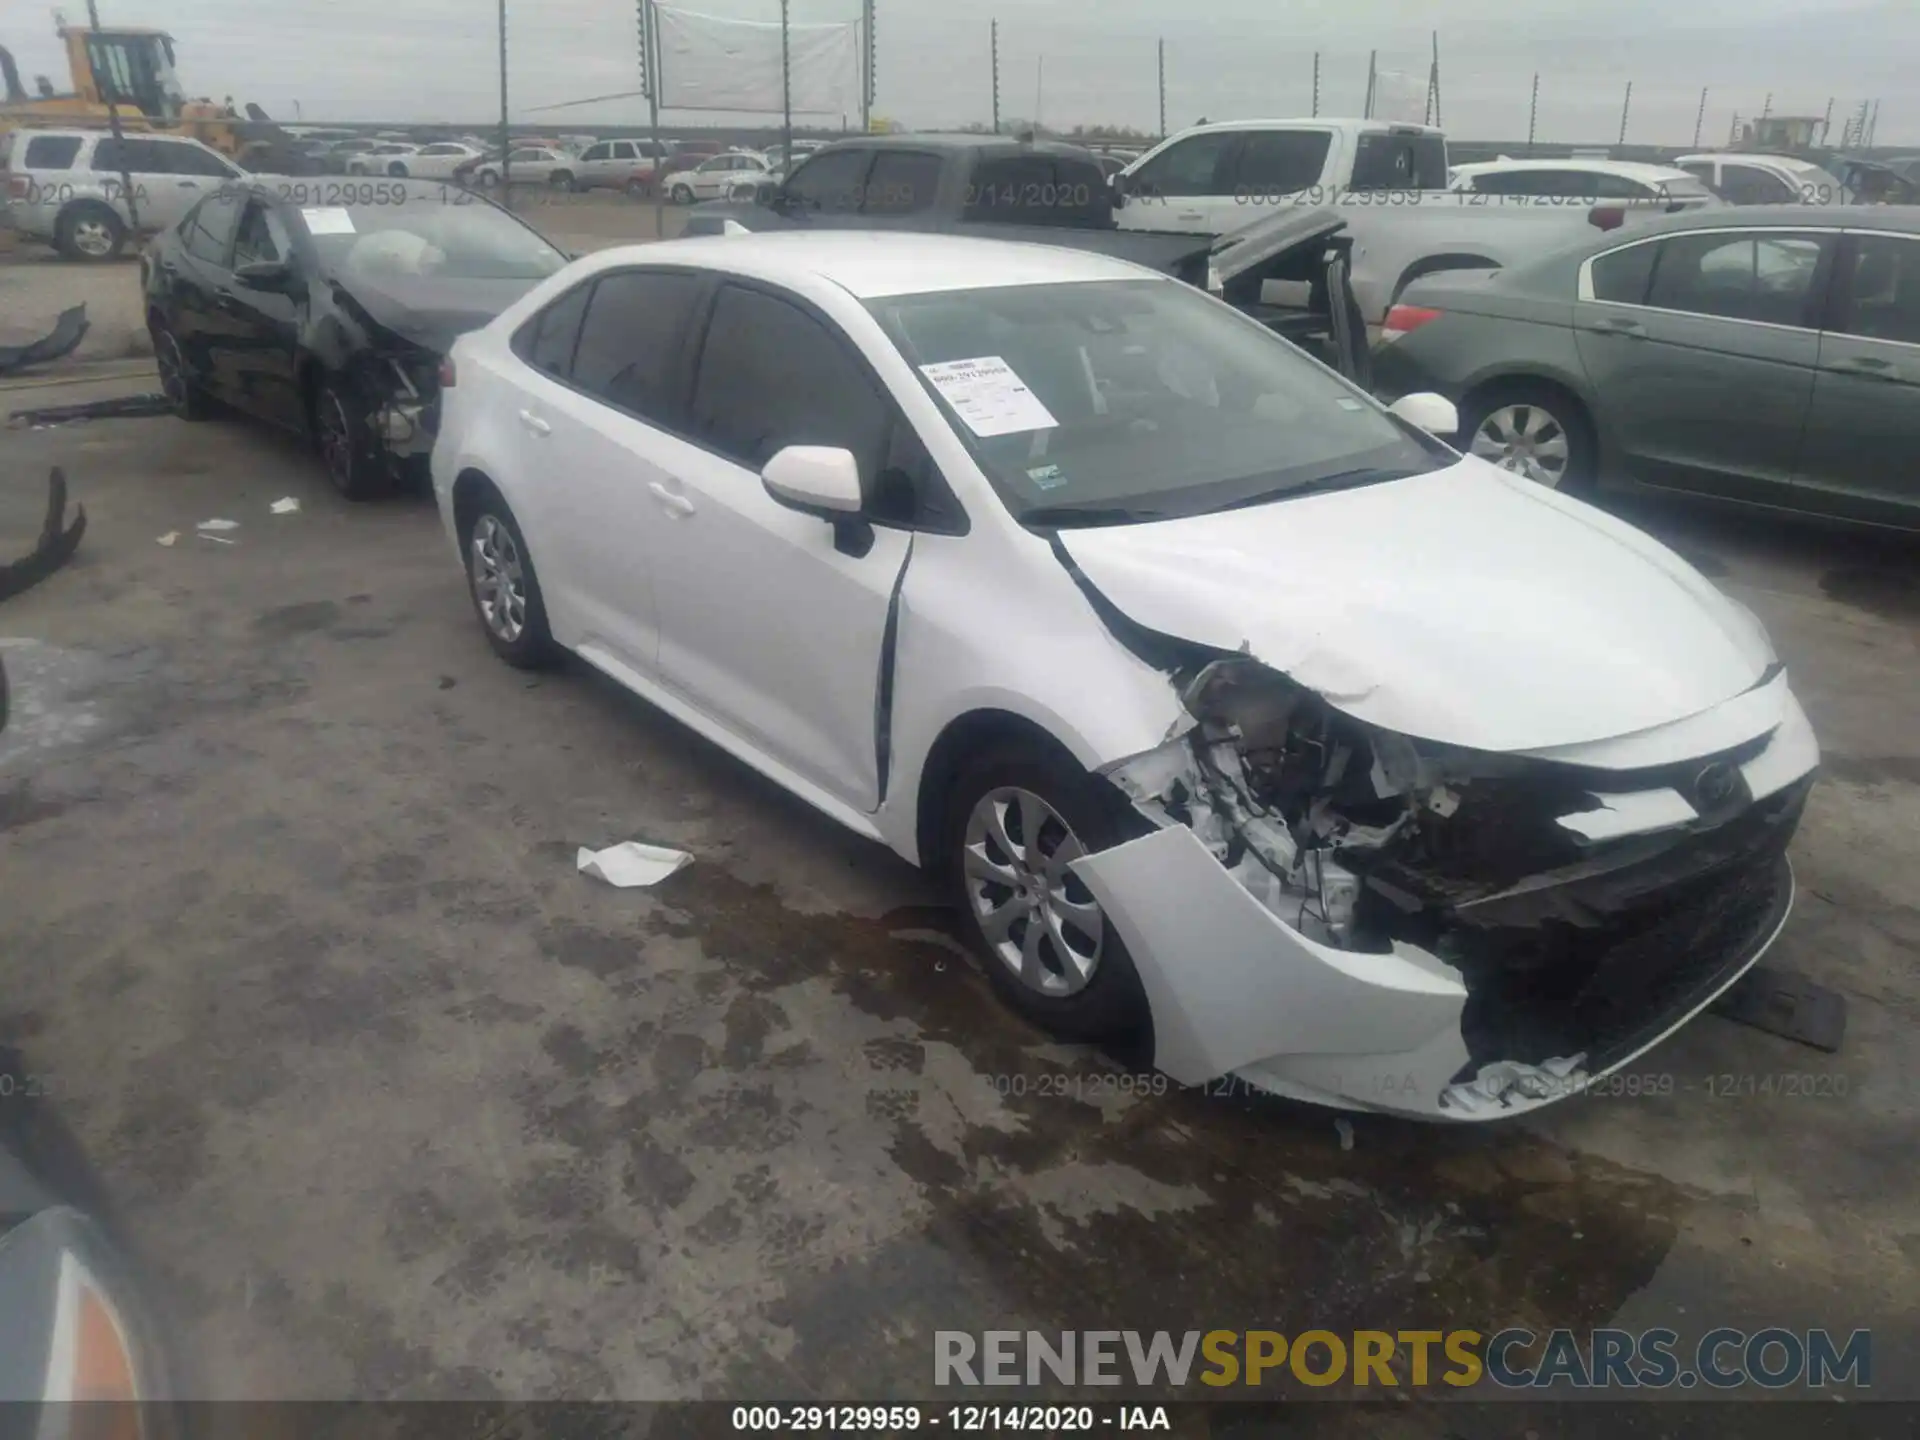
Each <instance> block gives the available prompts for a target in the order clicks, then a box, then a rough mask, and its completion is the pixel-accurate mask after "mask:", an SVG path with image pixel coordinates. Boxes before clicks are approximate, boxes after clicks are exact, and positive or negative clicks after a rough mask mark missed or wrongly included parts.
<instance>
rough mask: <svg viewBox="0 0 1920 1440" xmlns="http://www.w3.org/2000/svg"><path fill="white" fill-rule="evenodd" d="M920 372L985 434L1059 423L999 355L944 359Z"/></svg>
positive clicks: (970, 424) (977, 431)
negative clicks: (970, 358)
mask: <svg viewBox="0 0 1920 1440" xmlns="http://www.w3.org/2000/svg"><path fill="white" fill-rule="evenodd" d="M920 373H921V374H922V375H924V376H926V377H927V381H928V383H929V384H931V385H932V386H933V388H934V389H936V390H938V391H939V392H940V395H941V398H942V399H944V400H945V401H946V402H947V403H948V404H949V405H951V406H952V407H953V410H954V413H955V414H956V415H958V416H959V417H960V418H961V419H962V420H964V421H965V422H966V424H967V428H968V429H969V430H971V431H973V433H974V434H976V435H979V436H981V437H983V438H984V437H987V436H992V435H1015V434H1019V433H1020V432H1022V431H1026V430H1051V429H1053V428H1054V426H1056V425H1058V424H1059V423H1060V422H1059V421H1058V420H1055V419H1054V418H1053V413H1052V412H1051V411H1050V410H1048V409H1047V407H1046V406H1045V405H1043V404H1041V403H1040V397H1039V396H1038V395H1035V394H1034V393H1033V391H1031V390H1029V389H1028V388H1027V382H1026V381H1024V380H1022V379H1021V378H1020V377H1019V376H1018V375H1017V374H1015V373H1014V369H1013V367H1012V366H1011V365H1009V364H1007V362H1006V361H1005V360H1003V359H1001V358H1000V357H999V356H998V355H983V356H981V357H980V358H979V359H977V360H943V361H941V362H940V363H939V364H937V365H922V366H921V367H920Z"/></svg>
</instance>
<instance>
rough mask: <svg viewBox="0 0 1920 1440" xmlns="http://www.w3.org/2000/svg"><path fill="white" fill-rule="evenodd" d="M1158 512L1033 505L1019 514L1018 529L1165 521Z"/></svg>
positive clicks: (1163, 515) (1101, 507) (1105, 507)
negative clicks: (1021, 526) (1024, 527)
mask: <svg viewBox="0 0 1920 1440" xmlns="http://www.w3.org/2000/svg"><path fill="white" fill-rule="evenodd" d="M1166 518H1167V516H1166V514H1165V512H1163V511H1160V510H1140V509H1136V508H1134V507H1132V506H1128V505H1036V506H1034V507H1033V508H1032V509H1031V510H1022V511H1021V512H1020V523H1021V524H1022V525H1047V526H1055V527H1058V528H1061V529H1066V528H1069V527H1073V526H1083V525H1134V524H1139V523H1141V522H1143V521H1147V520H1165V519H1166Z"/></svg>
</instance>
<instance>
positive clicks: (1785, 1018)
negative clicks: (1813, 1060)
mask: <svg viewBox="0 0 1920 1440" xmlns="http://www.w3.org/2000/svg"><path fill="white" fill-rule="evenodd" d="M1710 1013H1711V1014H1714V1015H1718V1016H1720V1017H1721V1018H1722V1019H1723V1020H1731V1021H1733V1022H1734V1023H1735V1024H1737V1025H1750V1026H1752V1027H1753V1028H1754V1029H1755V1030H1764V1031H1766V1032H1767V1033H1768V1034H1769V1035H1778V1036H1780V1037H1781V1038H1783V1039H1786V1040H1797V1041H1799V1042H1800V1044H1802V1045H1811V1046H1812V1047H1813V1048H1814V1049H1816V1050H1825V1051H1827V1052H1828V1053H1829V1054H1831V1053H1832V1052H1834V1051H1836V1050H1838V1049H1839V1048H1840V1042H1841V1041H1842V1040H1844V1039H1845V1038H1846V1034H1847V1000H1846V997H1845V996H1844V995H1842V994H1840V993H1839V992H1838V991H1837V990H1829V989H1828V988H1827V987H1826V986H1825V985H1816V984H1815V983H1814V982H1813V981H1811V980H1809V979H1808V978H1807V977H1806V976H1804V975H1799V974H1796V973H1794V972H1793V971H1791V970H1774V969H1770V968H1768V967H1767V966H1765V965H1756V966H1754V967H1753V969H1751V970H1749V971H1748V972H1747V973H1746V974H1745V975H1743V976H1741V977H1740V983H1739V984H1738V985H1735V986H1734V987H1733V988H1732V989H1731V990H1729V991H1727V993H1726V994H1724V995H1722V996H1721V997H1720V998H1719V999H1718V1000H1716V1001H1715V1002H1714V1004H1713V1009H1712V1011H1711V1012H1710Z"/></svg>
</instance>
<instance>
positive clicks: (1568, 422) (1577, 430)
mask: <svg viewBox="0 0 1920 1440" xmlns="http://www.w3.org/2000/svg"><path fill="white" fill-rule="evenodd" d="M1461 410H1462V414H1461V416H1460V433H1459V435H1458V436H1457V437H1456V439H1457V442H1458V443H1459V444H1460V445H1461V446H1463V447H1464V448H1465V449H1466V450H1467V451H1468V453H1470V454H1473V455H1477V456H1479V457H1480V458H1481V459H1482V460H1485V461H1487V462H1488V463H1490V464H1493V465H1497V466H1499V467H1500V468H1501V469H1502V470H1505V471H1508V472H1510V473H1511V474H1515V475H1519V476H1521V477H1522V478H1524V479H1527V480H1531V481H1533V482H1534V483H1535V484H1538V485H1544V486H1546V487H1547V488H1548V489H1549V490H1561V491H1565V492H1568V493H1571V494H1579V493H1581V492H1584V491H1586V490H1589V489H1591V488H1592V486H1593V484H1594V479H1595V474H1596V472H1597V471H1598V469H1599V453H1598V452H1599V447H1598V445H1597V443H1596V442H1595V440H1594V438H1593V427H1592V425H1591V423H1590V422H1589V421H1588V419H1587V413H1586V411H1585V410H1584V409H1583V408H1582V407H1581V405H1580V402H1579V401H1578V400H1576V399H1574V398H1573V396H1572V395H1570V394H1568V393H1567V392H1566V391H1564V390H1560V389H1557V388H1556V387H1554V386H1551V385H1540V384H1534V383H1531V382H1519V383H1515V384H1507V385H1495V386H1493V387H1490V388H1489V389H1486V390H1483V391H1481V392H1480V393H1479V394H1477V395H1475V396H1473V397H1472V398H1471V399H1470V400H1469V401H1468V402H1467V404H1465V405H1464V406H1462V407H1461Z"/></svg>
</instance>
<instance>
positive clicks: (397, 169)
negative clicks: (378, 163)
mask: <svg viewBox="0 0 1920 1440" xmlns="http://www.w3.org/2000/svg"><path fill="white" fill-rule="evenodd" d="M387 174H388V175H389V176H391V177H392V178H393V179H395V180H404V179H406V178H407V167H406V166H405V165H402V164H401V163H400V162H399V161H398V160H396V161H394V162H393V163H392V164H391V165H389V166H387Z"/></svg>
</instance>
